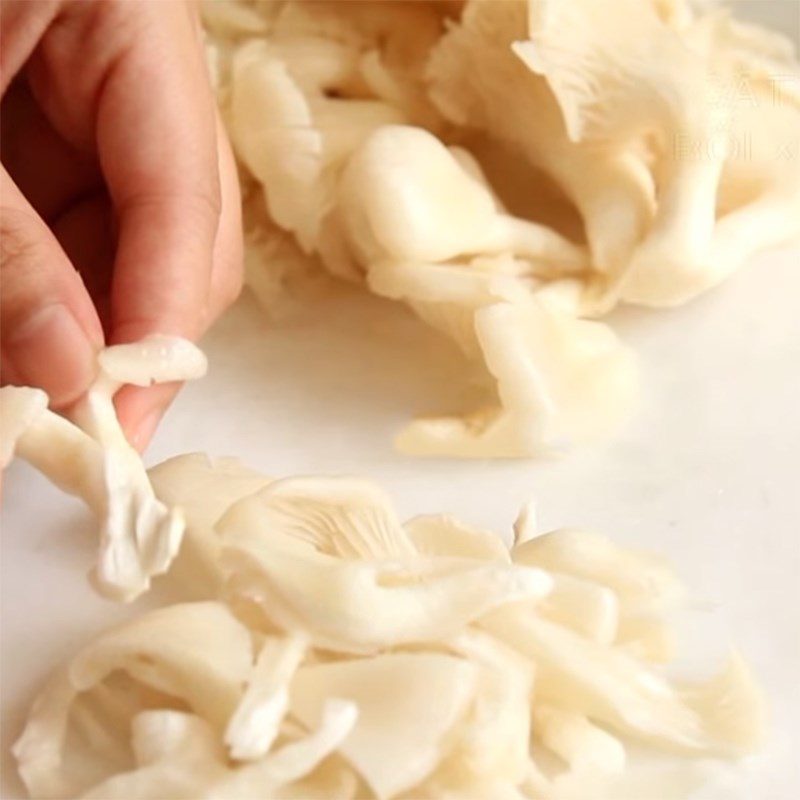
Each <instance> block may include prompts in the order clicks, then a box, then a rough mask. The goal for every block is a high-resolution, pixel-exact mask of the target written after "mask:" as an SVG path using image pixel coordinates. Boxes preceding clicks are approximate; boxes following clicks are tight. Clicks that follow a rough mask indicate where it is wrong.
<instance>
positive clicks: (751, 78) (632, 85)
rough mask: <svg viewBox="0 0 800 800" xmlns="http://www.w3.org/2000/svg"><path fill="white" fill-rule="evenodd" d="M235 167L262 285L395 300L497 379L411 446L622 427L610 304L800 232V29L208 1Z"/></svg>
mask: <svg viewBox="0 0 800 800" xmlns="http://www.w3.org/2000/svg"><path fill="white" fill-rule="evenodd" d="M203 8H204V19H205V25H206V31H207V38H208V50H209V60H210V64H211V68H212V71H213V74H214V76H215V81H216V85H217V92H218V97H219V103H220V107H221V109H222V112H223V116H224V118H225V120H226V122H227V125H228V129H229V131H230V133H231V137H232V140H233V143H234V148H235V150H236V153H237V156H238V159H239V162H240V164H241V167H242V174H243V181H244V183H245V187H246V203H245V206H246V207H245V218H246V221H247V228H248V238H249V244H250V252H249V256H248V260H249V264H248V281H249V283H250V285H251V286H252V287H253V288H254V289H255V290H256V292H257V293H258V294H259V295H260V296H261V297H262V299H263V300H264V303H265V305H267V307H269V308H272V307H274V306H275V303H276V295H278V294H279V293H280V288H281V286H287V285H288V286H292V285H296V282H297V281H302V280H303V279H304V277H306V276H308V275H310V274H314V272H315V271H316V272H326V273H330V274H332V275H335V276H337V277H340V278H344V279H347V280H351V281H355V282H357V283H360V284H363V285H364V286H366V287H367V288H368V289H369V290H370V291H372V292H374V293H375V294H378V295H381V296H383V297H388V298H392V299H395V300H399V301H402V302H404V303H406V304H408V306H410V307H411V308H412V309H413V310H414V312H415V313H416V314H417V315H419V317H420V318H421V319H422V320H424V321H425V322H426V323H428V324H429V325H432V326H433V327H434V328H436V329H437V330H439V331H441V332H442V333H444V334H445V335H447V336H449V337H450V338H451V339H453V340H454V341H455V342H456V343H457V345H458V346H459V347H460V348H461V349H462V350H463V351H464V353H465V354H466V355H467V356H468V357H469V358H470V359H471V360H472V361H473V362H474V363H475V365H476V368H477V370H478V372H479V373H480V374H482V375H483V376H484V379H485V383H486V386H487V398H486V402H485V404H483V405H481V406H480V407H479V408H476V409H474V410H473V411H472V412H470V413H468V414H466V415H465V416H457V415H453V416H445V417H433V418H422V419H418V420H415V421H414V422H412V423H411V424H410V425H409V426H408V427H407V428H406V429H405V430H403V431H402V432H401V433H400V434H399V436H398V439H397V445H398V447H399V448H400V449H401V450H403V451H405V452H408V453H412V454H416V455H444V456H458V457H486V456H503V457H509V456H510V457H523V456H531V455H535V454H540V453H545V452H548V451H552V450H554V449H557V448H562V447H563V446H564V445H565V444H569V443H570V442H576V441H586V440H591V439H595V438H597V437H602V436H605V435H608V434H610V433H611V432H613V431H614V430H615V429H617V428H618V427H619V425H620V424H621V423H622V422H623V421H624V420H625V419H626V418H627V416H628V415H629V413H630V410H631V408H632V405H633V403H634V402H635V396H636V383H637V380H636V378H637V375H636V367H635V360H634V357H633V354H632V353H631V351H630V350H629V349H628V347H626V346H625V345H624V344H623V343H622V342H621V341H620V340H619V338H618V337H617V335H616V334H615V333H614V331H613V330H612V329H611V327H610V326H609V325H608V324H606V323H605V322H601V321H599V320H598V318H600V317H603V316H604V315H606V314H608V313H609V312H610V311H611V310H612V309H613V308H614V307H615V306H617V305H618V304H619V303H633V304H637V305H644V306H651V307H665V306H672V305H675V304H677V303H683V302H686V301H688V300H690V299H691V298H693V297H695V296H697V295H698V294H700V293H702V292H704V291H706V290H707V289H709V288H711V287H712V286H714V285H715V284H718V283H719V282H720V281H722V280H723V279H724V278H726V277H727V276H728V275H730V274H731V273H732V272H734V271H735V270H736V269H737V268H738V267H740V266H741V265H742V264H743V263H744V262H745V261H747V259H748V258H750V257H751V256H752V255H753V254H755V253H757V252H759V251H760V250H762V249H764V248H767V247H771V246H774V245H777V244H780V243H783V242H787V241H789V240H792V239H794V238H796V237H797V236H798V235H799V234H800V158H799V157H798V153H797V148H798V137H797V131H798V130H800V68H799V67H798V62H797V60H796V58H795V55H794V52H793V48H792V45H791V43H790V42H789V41H788V40H786V39H784V38H783V37H781V36H780V35H778V34H775V33H771V32H768V31H766V30H764V29H761V28H759V27H757V26H754V25H749V24H745V23H742V22H738V21H736V20H735V19H734V18H733V17H732V16H731V14H730V13H729V12H728V11H727V10H726V9H725V8H723V7H720V6H718V5H716V4H714V5H711V4H707V3H700V2H691V0H614V2H607V0H466V2H460V1H459V0H430V2H381V1H380V0H367V1H365V2H325V0H321V1H319V2H317V1H316V0H272V1H270V0H255V1H254V2H246V1H245V0H240V1H238V2H237V1H236V0H228V1H224V0H223V1H220V0H214V1H213V2H206V3H205V4H204V6H203Z"/></svg>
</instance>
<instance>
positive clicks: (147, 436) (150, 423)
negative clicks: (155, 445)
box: [131, 408, 164, 453]
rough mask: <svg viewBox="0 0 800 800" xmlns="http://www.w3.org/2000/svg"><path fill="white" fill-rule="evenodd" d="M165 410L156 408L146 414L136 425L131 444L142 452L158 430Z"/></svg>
mask: <svg viewBox="0 0 800 800" xmlns="http://www.w3.org/2000/svg"><path fill="white" fill-rule="evenodd" d="M163 413H164V411H163V409H161V408H155V409H153V410H152V411H150V412H149V413H148V414H146V415H145V416H144V417H143V418H142V421H141V422H140V423H139V424H138V425H137V426H136V430H135V431H134V432H133V435H132V436H131V444H132V445H133V446H134V447H135V448H136V449H137V450H138V451H139V452H140V453H141V452H142V451H143V450H144V449H145V448H146V447H147V445H148V444H150V440H151V439H152V438H153V434H154V433H155V432H156V428H157V427H158V423H159V422H161V417H162V415H163Z"/></svg>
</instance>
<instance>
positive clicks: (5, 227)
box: [0, 208, 47, 293]
mask: <svg viewBox="0 0 800 800" xmlns="http://www.w3.org/2000/svg"><path fill="white" fill-rule="evenodd" d="M46 251H47V243H46V242H43V241H42V238H41V233H40V231H39V230H38V225H37V224H36V221H35V220H33V219H31V216H30V214H27V213H25V212H24V211H19V210H17V209H8V208H4V209H2V211H0V274H2V280H3V291H4V293H5V292H7V291H9V290H10V289H11V288H12V285H13V283H15V282H16V279H17V278H18V277H19V276H20V275H21V274H23V273H28V274H29V273H30V272H31V271H33V270H36V268H37V265H39V264H41V263H42V260H43V259H46ZM9 281H11V282H12V285H9Z"/></svg>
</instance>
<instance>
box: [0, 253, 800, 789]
mask: <svg viewBox="0 0 800 800" xmlns="http://www.w3.org/2000/svg"><path fill="white" fill-rule="evenodd" d="M799 255H800V254H799V253H798V251H797V250H795V251H793V252H792V251H783V252H780V253H774V254H772V255H770V256H767V257H762V258H761V259H759V261H758V262H757V263H756V264H754V265H751V266H750V267H749V268H747V269H746V270H745V271H744V272H742V273H741V274H739V275H737V276H736V277H734V278H733V279H732V280H730V281H729V282H728V283H727V284H725V285H724V286H722V287H720V288H718V289H717V290H715V291H713V292H711V293H710V294H709V295H707V296H706V297H703V298H701V299H699V300H698V301H695V302H694V303H692V304H690V305H689V306H686V307H684V308H681V309H677V310H675V311H669V312H647V311H626V312H624V313H623V314H620V315H619V318H618V321H617V327H618V330H620V331H621V333H622V334H623V336H624V337H625V338H626V340H627V341H629V342H630V343H632V344H633V345H634V346H635V348H636V349H637V350H638V351H639V353H640V357H641V372H642V387H643V391H642V398H641V402H640V405H639V408H638V412H637V414H636V416H635V417H634V418H633V419H631V422H630V424H629V426H628V427H627V428H626V430H625V431H623V432H622V434H621V435H620V436H618V437H617V438H616V439H615V440H614V441H612V442H609V443H608V444H607V445H602V446H598V447H594V448H591V449H584V450H580V451H573V452H572V453H571V454H570V455H569V456H567V457H566V458H565V459H563V460H560V461H544V462H538V463H537V462H524V461H518V462H477V463H476V462H456V461H443V460H435V461H416V460H412V459H407V458H404V457H401V456H399V455H397V454H395V453H394V452H393V451H392V448H391V441H390V440H391V434H392V432H393V431H395V430H397V429H398V428H399V427H400V426H401V425H402V423H403V421H404V420H405V419H406V418H407V417H408V415H409V413H410V412H411V411H412V410H416V411H426V410H427V411H430V410H443V409H446V408H447V406H448V403H449V402H450V401H453V400H454V399H455V398H457V397H458V395H459V393H460V391H461V388H462V387H463V378H461V377H460V374H461V370H460V363H459V360H458V359H457V356H456V354H455V353H454V351H453V349H451V347H450V346H449V344H448V343H447V342H445V341H443V340H441V339H439V338H438V337H437V336H435V335H434V334H432V333H430V332H429V331H428V330H427V329H426V328H425V327H424V326H423V325H421V324H420V323H418V322H417V321H416V320H415V319H414V318H413V317H412V316H411V315H410V314H408V313H406V312H405V310H404V309H402V308H401V307H400V306H397V305H394V304H391V303H388V302H383V301H378V300H374V299H370V298H366V297H364V296H362V295H360V294H359V293H356V292H354V291H351V290H347V291H343V292H340V293H338V294H336V295H335V296H333V297H331V298H329V299H327V300H321V301H319V302H318V303H316V304H315V305H314V306H313V307H311V308H309V309H307V310H306V311H304V312H302V313H301V314H299V315H297V316H295V317H293V318H290V319H289V320H286V321H284V322H283V323H281V324H280V325H277V326H276V325H275V324H272V323H269V322H267V321H266V320H265V319H264V317H263V316H262V315H261V314H260V312H258V310H257V309H256V307H255V304H254V303H253V302H252V301H250V299H249V297H248V298H245V299H244V300H243V301H242V302H241V303H240V304H239V307H237V308H236V309H235V311H234V313H232V314H231V315H229V316H228V317H227V318H225V319H224V320H223V321H222V323H221V324H220V325H218V327H217V328H216V329H215V331H214V332H213V333H212V334H211V335H210V336H209V337H208V339H207V341H206V343H205V346H206V348H207V351H208V353H209V356H210V361H211V370H210V373H209V376H208V377H207V378H206V379H205V380H204V381H201V382H199V383H197V384H195V385H190V386H188V387H187V388H186V389H185V391H184V392H183V394H182V395H181V397H180V399H179V400H178V402H177V404H176V405H175V407H174V408H173V410H172V411H171V412H170V414H169V416H168V417H167V419H166V420H165V422H164V424H163V426H162V428H161V430H160V432H159V434H158V437H157V439H156V441H155V443H154V445H153V447H152V449H151V451H150V453H149V454H148V460H149V461H150V462H151V463H154V462H155V461H157V460H160V459H162V458H165V457H167V456H170V455H173V454H176V453H180V452H184V451H187V450H205V451H208V452H210V453H212V454H216V455H226V454H235V455H238V456H239V457H240V458H242V459H243V460H244V461H246V462H247V463H249V464H252V465H254V466H256V467H258V468H260V469H262V470H263V471H265V472H266V473H268V474H271V475H276V476H278V475H290V474H295V473H354V474H359V475H366V476H369V477H371V478H373V479H375V480H377V481H380V482H381V483H382V484H383V485H384V486H385V487H386V488H387V489H388V490H389V491H390V492H391V493H392V494H393V495H394V497H395V498H396V500H397V503H398V506H399V508H400V510H401V512H402V513H403V514H404V515H412V514H415V513H421V512H437V511H449V512H454V513H456V514H457V515H459V516H460V517H462V518H463V519H465V520H466V521H468V522H471V523H475V524H478V525H483V526H489V527H492V528H493V529H495V530H497V531H500V532H503V533H504V534H507V533H508V530H509V527H510V525H511V523H512V521H513V519H514V517H515V515H516V512H517V510H518V508H519V507H520V505H521V504H522V502H523V501H525V500H526V499H527V498H529V497H530V496H532V495H533V496H535V497H536V498H538V501H539V507H540V512H541V522H542V526H543V527H544V528H545V529H546V528H550V527H556V526H562V525H583V526H588V527H593V528H595V529H597V530H601V531H603V532H605V533H607V534H610V535H612V536H614V537H616V538H617V539H618V540H620V541H622V542H628V543H631V544H636V545H637V546H642V547H645V548H649V549H653V550H656V551H659V552H663V553H666V554H668V555H669V556H670V558H671V559H672V560H673V561H674V562H675V564H676V565H677V567H678V569H679V571H680V572H681V573H682V575H683V576H684V577H685V578H686V580H687V582H688V584H689V586H690V587H691V588H692V589H693V591H694V595H695V597H696V598H697V599H698V601H699V602H698V609H699V610H696V611H695V612H694V613H693V614H692V615H691V619H690V620H689V621H690V623H691V627H693V628H694V629H695V631H696V632H698V631H699V632H700V634H701V636H702V638H703V639H704V646H703V649H702V651H697V650H694V649H693V651H692V652H691V653H690V654H689V655H690V656H692V658H691V659H690V660H691V661H692V662H693V663H694V664H695V665H696V666H698V667H699V668H701V669H708V668H710V666H711V664H710V661H708V660H707V658H706V656H707V655H708V653H709V652H713V653H715V654H716V655H718V656H719V655H722V653H723V652H724V650H725V647H726V646H727V643H728V640H729V639H730V640H735V642H736V643H737V645H738V646H740V647H741V649H742V650H743V652H744V653H745V655H746V657H747V658H748V659H749V660H750V661H751V662H752V664H753V666H754V668H755V670H756V671H757V673H758V675H759V676H760V678H761V680H762V681H763V684H764V685H765V687H766V689H767V692H768V694H769V696H770V704H771V706H772V709H771V714H772V721H771V735H770V741H769V744H768V747H767V749H766V752H765V753H764V755H763V756H760V757H757V758H755V759H753V760H752V761H751V762H750V763H748V764H747V765H746V767H745V768H743V769H740V770H738V771H737V772H735V773H732V774H730V775H727V777H726V781H727V782H726V783H725V784H724V785H723V786H722V788H718V789H717V790H716V791H714V790H711V789H709V790H706V791H705V792H703V793H702V794H701V795H700V796H701V797H702V798H703V800H706V798H715V800H734V799H738V798H741V800H790V798H795V797H798V796H800V772H798V759H797V757H796V753H795V752H794V748H793V746H792V738H793V737H794V739H795V742H796V741H797V736H798V734H800V729H799V728H798V722H797V720H798V719H800V690H799V689H798V674H800V636H799V635H798V634H799V633H800V536H799V535H800V531H798V527H800V526H798V519H799V517H800V515H798V496H799V495H800V485H799V484H798V472H800V470H798V466H800V456H798V453H800V372H799V371H798V365H800V316H799V315H798V297H799V296H800V269H798V267H800V264H799V263H798V261H799V260H800V258H799ZM90 532H91V526H90V525H89V524H88V520H87V517H86V515H85V514H84V513H83V511H82V510H81V508H80V507H79V506H78V505H77V504H76V502H74V501H72V500H70V499H68V498H65V497H62V496H61V495H60V494H59V493H58V492H57V491H56V490H55V489H54V488H53V487H51V486H49V485H48V484H47V483H45V481H44V480H43V479H41V478H40V477H39V476H37V475H35V474H34V473H33V472H32V471H31V470H30V469H28V468H26V466H25V465H22V464H15V465H14V466H13V467H12V468H11V470H10V474H9V475H8V482H7V485H6V492H5V507H4V508H3V531H2V604H3V609H2V689H3V692H2V719H3V723H4V725H3V751H4V753H6V754H7V748H8V745H9V744H10V742H11V741H12V740H13V738H14V737H15V736H16V735H17V733H18V731H19V726H20V723H21V720H22V715H23V713H24V709H25V708H26V706H27V705H28V703H29V701H30V699H31V697H32V694H33V693H34V691H35V689H36V687H37V685H39V684H40V683H41V681H42V679H43V678H44V677H45V675H46V674H47V673H48V672H49V671H50V670H51V669H52V667H53V666H54V665H55V664H56V663H57V662H58V661H59V659H62V658H64V657H66V656H68V655H69V654H70V653H73V652H74V651H75V650H76V649H77V648H78V647H79V646H80V645H81V643H83V642H86V641H87V640H88V638H89V637H90V636H92V635H93V634H95V633H96V632H97V631H99V630H101V629H102V628H104V627H105V626H107V625H108V624H109V623H110V622H112V621H114V620H116V619H118V618H120V617H121V616H123V615H125V614H129V613H131V612H132V609H121V608H118V607H115V606H113V605H111V604H109V603H107V602H105V601H102V600H100V599H98V598H97V597H95V596H94V595H93V594H92V592H91V590H90V588H89V586H88V584H87V583H86V581H85V578H84V573H85V572H86V570H87V569H88V568H89V566H90V564H91V561H92V558H93V544H94V543H93V541H92V537H91V533H90ZM712 608H713V609H715V610H713V611H712V610H711V609H712ZM689 638H690V639H692V637H689ZM693 638H694V641H695V642H696V641H697V636H695V637H693ZM6 766H7V767H8V761H7V760H6ZM4 772H5V773H6V777H5V782H4V788H3V791H2V797H3V798H4V800H11V799H12V798H16V797H18V796H19V789H18V786H17V783H16V781H15V779H14V776H13V774H10V770H9V769H6V770H4ZM641 800H658V797H657V794H656V795H654V796H653V798H642V799H641Z"/></svg>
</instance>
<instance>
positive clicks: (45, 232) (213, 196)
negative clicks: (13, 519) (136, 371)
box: [0, 0, 242, 449]
mask: <svg viewBox="0 0 800 800" xmlns="http://www.w3.org/2000/svg"><path fill="white" fill-rule="evenodd" d="M0 33H2V39H3V48H2V52H1V53H0V92H2V95H3V102H2V112H3V113H2V162H3V169H2V176H1V181H2V183H1V184H0V190H1V199H0V253H1V255H2V258H1V259H0V261H1V263H2V270H1V271H0V276H1V283H0V333H1V335H2V381H3V383H6V382H9V383H18V384H27V385H33V386H40V387H42V388H43V389H45V390H46V391H47V392H48V394H49V395H50V397H51V401H52V405H53V406H54V407H56V408H59V407H66V406H68V405H69V404H70V403H72V402H73V401H75V400H76V399H78V398H79V397H80V396H81V395H82V394H83V393H84V392H85V391H86V389H87V388H88V386H89V385H90V383H91V381H92V380H93V378H94V374H95V354H96V352H97V350H98V349H99V348H101V347H102V346H103V345H104V343H105V342H108V343H119V342H128V341H134V340H136V339H139V338H141V337H143V336H146V335H148V334H151V333H165V334H173V335H180V336H185V337H187V338H191V339H196V338H197V337H199V336H200V335H201V334H202V333H203V331H204V330H205V329H206V328H207V327H208V325H209V324H210V323H211V322H212V321H213V320H214V319H215V318H216V317H217V316H218V315H219V314H220V313H221V312H222V310H224V308H225V307H226V306H227V305H229V304H230V303H231V302H232V301H233V300H234V299H235V297H236V295H237V294H238V292H239V289H240V287H241V261H242V242H241V219H240V213H241V212H240V200H239V187H238V181H237V175H236V168H235V165H234V161H233V156H232V153H231V150H230V146H229V143H228V141H227V138H226V135H225V132H224V130H223V128H222V125H221V124H220V121H219V118H218V115H217V113H216V107H215V105H214V98H213V94H212V92H211V88H210V85H209V81H208V73H207V71H206V67H205V63H204V58H203V51H202V41H201V32H200V29H199V24H198V22H197V20H196V17H195V15H194V9H193V7H192V6H191V5H190V4H189V3H188V2H185V1H184V0H159V2H155V1H152V2H149V1H148V0H85V1H84V2H69V1H68V0H1V2H0ZM12 81H13V83H12ZM177 389H178V386H177V385H175V384H170V385H166V386H155V387H151V388H146V389H140V388H136V387H125V388H124V389H123V390H122V391H121V392H119V394H118V395H117V398H116V403H117V409H118V413H119V415H120V419H121V421H122V424H123V426H124V428H125V430H126V432H127V434H128V436H129V438H130V439H131V441H132V442H133V443H134V444H135V445H136V446H137V447H139V448H140V449H142V448H143V447H144V446H145V445H146V444H147V442H148V441H149V439H150V437H151V436H152V433H153V431H154V430H155V428H156V426H157V424H158V421H159V420H160V418H161V416H162V414H163V413H164V411H165V410H166V407H167V406H168V404H169V402H170V401H171V400H172V398H173V396H174V394H175V393H176V391H177Z"/></svg>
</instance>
